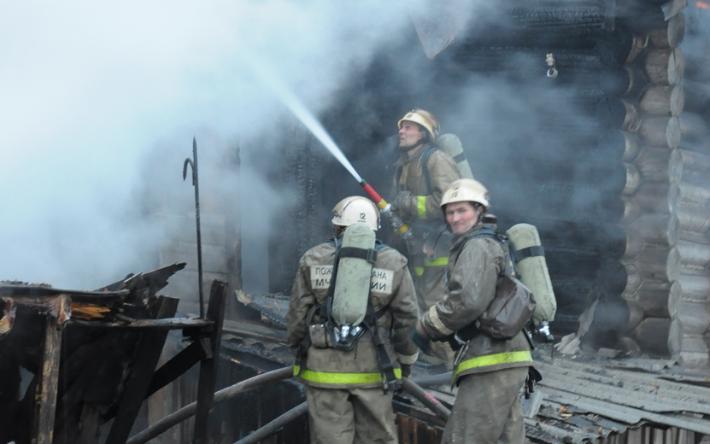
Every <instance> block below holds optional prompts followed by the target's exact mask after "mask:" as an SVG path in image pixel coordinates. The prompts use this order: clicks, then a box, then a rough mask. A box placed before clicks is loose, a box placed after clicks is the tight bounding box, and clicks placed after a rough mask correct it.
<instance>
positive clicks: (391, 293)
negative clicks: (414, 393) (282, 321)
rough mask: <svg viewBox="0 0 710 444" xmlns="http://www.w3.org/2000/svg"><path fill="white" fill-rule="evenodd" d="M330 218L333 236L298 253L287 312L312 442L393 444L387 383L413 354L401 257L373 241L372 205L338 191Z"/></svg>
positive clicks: (409, 289)
mask: <svg viewBox="0 0 710 444" xmlns="http://www.w3.org/2000/svg"><path fill="white" fill-rule="evenodd" d="M331 222H332V223H333V227H334V230H335V238H334V239H332V240H331V241H329V242H325V243H322V244H320V245H317V246H315V247H313V248H311V249H310V250H308V251H306V253H305V254H304V255H303V256H302V257H301V259H300V261H299V265H298V271H297V274H296V278H295V280H294V283H293V288H292V293H291V301H290V304H289V308H288V314H287V317H286V320H287V324H288V343H289V345H291V346H293V347H297V349H298V351H297V357H296V362H295V365H294V375H295V376H296V377H297V378H299V379H300V380H301V381H302V382H303V383H304V385H305V386H306V396H307V400H308V414H309V426H310V433H311V442H312V443H323V444H333V443H348V444H350V443H371V442H378V443H396V442H397V431H396V427H395V418H394V412H393V409H392V388H393V386H394V385H396V382H397V380H398V379H400V378H402V377H403V376H407V375H408V374H409V370H410V366H411V365H412V364H413V363H414V362H415V361H416V359H417V347H416V345H415V344H414V342H413V341H412V331H413V328H414V324H415V323H416V320H417V316H418V309H417V304H416V296H415V292H414V284H413V282H412V277H411V275H410V273H409V270H408V268H407V259H406V258H405V257H404V256H403V255H401V254H400V253H399V252H397V251H396V250H395V249H393V248H390V247H388V246H386V245H384V244H382V243H380V242H378V241H375V233H374V232H375V231H377V229H378V228H379V225H380V223H379V212H378V210H377V207H376V206H375V205H374V204H373V203H372V202H371V201H370V200H369V199H367V198H364V197H360V196H351V197H347V198H345V199H343V200H341V201H340V202H338V204H337V205H335V207H334V208H333V217H332V220H331ZM363 270H366V273H367V275H366V276H364V279H363V276H359V277H358V276H357V274H358V273H362V272H363ZM363 281H364V283H365V286H364V289H363V287H362V285H361V284H362V283H363ZM383 388H384V390H383Z"/></svg>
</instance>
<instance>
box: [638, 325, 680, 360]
mask: <svg viewBox="0 0 710 444" xmlns="http://www.w3.org/2000/svg"><path fill="white" fill-rule="evenodd" d="M670 324H671V320H670V319H668V318H651V317H649V318H645V319H644V320H642V321H641V322H639V324H638V325H637V326H636V328H634V331H633V336H634V338H635V339H636V341H637V342H638V344H639V345H640V346H641V348H642V349H643V350H645V351H647V352H649V353H655V354H658V355H666V354H668V345H667V340H668V331H669V329H670Z"/></svg>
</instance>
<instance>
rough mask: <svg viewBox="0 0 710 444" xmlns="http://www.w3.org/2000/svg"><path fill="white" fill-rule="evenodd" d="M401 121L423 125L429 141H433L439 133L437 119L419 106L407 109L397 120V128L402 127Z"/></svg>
mask: <svg viewBox="0 0 710 444" xmlns="http://www.w3.org/2000/svg"><path fill="white" fill-rule="evenodd" d="M402 122H414V123H416V124H418V125H421V126H422V127H424V129H425V130H426V132H427V133H429V137H430V138H431V141H432V142H434V140H436V138H437V136H438V135H439V121H438V120H436V117H434V114H432V113H430V112H429V111H427V110H425V109H421V108H415V109H413V110H411V111H409V112H408V113H407V114H405V115H404V117H402V118H401V119H399V121H398V122H397V128H402Z"/></svg>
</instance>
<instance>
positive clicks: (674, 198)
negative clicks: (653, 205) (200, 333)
mask: <svg viewBox="0 0 710 444" xmlns="http://www.w3.org/2000/svg"><path fill="white" fill-rule="evenodd" d="M668 196H669V197H668V202H669V203H670V206H671V210H673V211H676V210H675V208H676V207H689V208H697V209H701V208H705V209H706V211H707V209H708V208H710V188H708V187H706V186H703V185H695V184H690V183H687V182H676V181H674V182H673V183H671V185H670V190H669V192H668Z"/></svg>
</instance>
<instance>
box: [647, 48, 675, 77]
mask: <svg viewBox="0 0 710 444" xmlns="http://www.w3.org/2000/svg"><path fill="white" fill-rule="evenodd" d="M684 70H685V58H684V57H683V52H682V51H681V50H680V49H652V50H650V51H648V52H647V53H646V60H645V62H644V72H645V73H646V75H647V76H648V80H649V82H651V83H652V84H656V85H675V84H677V83H680V82H681V80H683V72H684Z"/></svg>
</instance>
